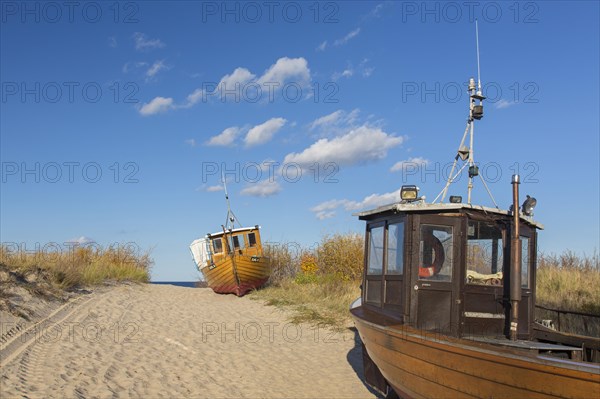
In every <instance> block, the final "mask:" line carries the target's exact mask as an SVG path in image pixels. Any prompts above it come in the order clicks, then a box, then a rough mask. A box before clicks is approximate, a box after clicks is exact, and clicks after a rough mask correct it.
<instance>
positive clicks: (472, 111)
mask: <svg viewBox="0 0 600 399" xmlns="http://www.w3.org/2000/svg"><path fill="white" fill-rule="evenodd" d="M475 41H476V47H477V83H475V79H474V78H471V79H469V89H468V91H469V117H468V118H467V127H466V128H465V132H464V134H463V137H462V140H461V141H460V145H459V146H458V151H457V153H456V156H455V157H454V162H453V164H452V169H451V170H450V174H449V175H448V180H447V181H446V185H445V186H444V189H443V190H442V191H441V192H440V193H439V194H438V195H437V197H435V199H434V200H433V203H434V204H435V203H436V202H437V200H438V198H440V196H441V200H440V202H444V199H445V198H446V195H447V194H448V188H449V187H450V184H452V183H453V182H454V181H455V180H456V179H457V178H458V177H459V176H460V174H461V172H462V171H463V169H464V168H465V167H466V166H467V165H468V166H469V169H468V172H469V183H468V185H467V203H468V204H469V205H470V204H471V193H472V191H473V178H474V177H476V176H479V177H480V178H481V181H482V182H483V185H484V187H485V189H486V190H487V192H488V195H489V196H490V198H491V199H492V202H493V203H494V205H495V206H496V208H498V204H497V203H496V201H495V200H494V197H493V196H492V193H491V191H490V189H489V188H488V186H487V184H486V182H485V180H484V179H483V176H481V175H480V174H479V167H478V166H477V165H475V152H474V149H473V148H474V137H475V121H476V120H480V119H481V118H483V100H485V96H484V95H483V94H482V91H481V73H480V64H479V27H478V24H477V20H475ZM467 135H469V147H468V148H467V147H466V146H465V141H466V139H467ZM459 159H461V160H462V161H466V162H465V163H464V164H463V166H462V167H461V168H460V169H459V170H458V172H456V174H454V171H455V170H456V166H457V164H458V160H459Z"/></svg>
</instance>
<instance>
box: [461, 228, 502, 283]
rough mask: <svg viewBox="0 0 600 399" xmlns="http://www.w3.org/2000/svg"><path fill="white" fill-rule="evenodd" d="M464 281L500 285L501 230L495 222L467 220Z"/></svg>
mask: <svg viewBox="0 0 600 399" xmlns="http://www.w3.org/2000/svg"><path fill="white" fill-rule="evenodd" d="M466 263H467V265H466V266H467V273H466V282H467V283H469V284H479V285H502V273H503V270H502V265H503V264H504V260H503V245H502V230H501V229H500V228H499V227H498V226H497V225H495V224H491V223H485V222H476V221H469V224H468V227H467V262H466Z"/></svg>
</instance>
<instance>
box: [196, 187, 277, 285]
mask: <svg viewBox="0 0 600 399" xmlns="http://www.w3.org/2000/svg"><path fill="white" fill-rule="evenodd" d="M225 198H226V199H227V226H225V225H222V226H221V227H222V231H220V232H217V233H214V234H207V235H206V236H204V237H202V238H199V239H197V240H195V241H194V242H192V244H191V245H190V250H191V252H192V258H193V259H194V261H195V263H196V267H197V268H198V270H199V271H200V272H201V273H202V275H203V277H204V280H205V281H206V284H207V285H208V286H209V287H210V288H212V290H213V291H214V292H216V293H219V294H235V295H237V296H243V295H245V294H246V293H248V292H249V291H251V290H253V289H257V288H260V287H262V286H263V285H264V284H265V283H266V282H267V280H268V279H269V275H270V268H269V262H268V258H267V257H266V256H264V253H263V247H262V242H261V237H260V227H259V226H254V227H238V228H235V222H236V221H237V218H236V217H235V215H234V214H233V212H232V211H231V207H230V205H229V196H228V195H227V189H225Z"/></svg>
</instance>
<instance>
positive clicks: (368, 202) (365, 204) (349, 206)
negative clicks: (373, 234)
mask: <svg viewBox="0 0 600 399" xmlns="http://www.w3.org/2000/svg"><path fill="white" fill-rule="evenodd" d="M398 201H400V189H398V190H396V191H392V192H391V193H385V194H371V195H368V196H366V197H365V198H363V200H362V201H348V202H347V203H346V204H344V208H345V209H346V210H347V211H357V210H361V209H370V208H377V207H378V206H382V205H387V204H393V203H395V202H398Z"/></svg>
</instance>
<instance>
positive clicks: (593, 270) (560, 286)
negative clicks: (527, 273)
mask: <svg viewBox="0 0 600 399" xmlns="http://www.w3.org/2000/svg"><path fill="white" fill-rule="evenodd" d="M536 284H537V287H536V294H537V303H538V304H539V305H544V306H547V307H550V308H558V309H563V310H572V311H577V312H583V313H591V314H596V315H600V265H599V262H598V254H594V255H592V256H587V255H583V256H579V255H577V254H575V253H573V252H572V251H565V252H563V253H562V254H561V255H555V254H550V255H545V254H540V256H539V259H538V269H537V280H536Z"/></svg>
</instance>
